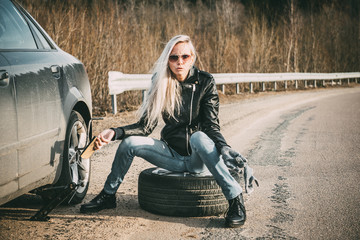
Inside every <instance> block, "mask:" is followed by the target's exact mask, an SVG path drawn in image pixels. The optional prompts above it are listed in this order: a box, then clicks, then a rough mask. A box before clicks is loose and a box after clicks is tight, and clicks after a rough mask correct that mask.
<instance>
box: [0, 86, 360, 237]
mask: <svg viewBox="0 0 360 240" xmlns="http://www.w3.org/2000/svg"><path fill="white" fill-rule="evenodd" d="M220 116H221V119H220V120H221V126H222V132H223V134H224V136H225V138H226V139H227V141H228V142H229V144H230V145H231V146H232V147H233V148H234V149H236V150H238V151H240V152H241V153H242V154H243V155H244V156H246V157H247V158H248V160H249V162H250V165H251V167H252V168H253V169H254V170H255V176H256V177H257V178H258V180H259V182H260V187H258V188H256V189H255V191H254V192H253V193H252V194H251V195H247V194H245V206H246V209H247V221H246V223H245V225H244V226H243V227H241V228H238V229H228V228H224V219H223V216H213V217H200V218H176V217H166V216H160V215H155V214H151V213H148V212H146V211H144V210H142V209H141V208H140V207H139V205H138V202H137V178H138V174H139V173H140V171H142V170H143V169H145V168H148V167H151V165H150V164H148V163H146V162H144V161H143V160H142V159H139V158H135V160H134V162H133V165H132V167H131V168H130V171H129V173H128V175H127V176H126V178H125V181H124V183H123V184H122V186H121V187H120V189H119V191H118V193H117V203H118V207H117V208H116V209H111V210H104V211H101V212H100V213H98V214H90V215H84V214H80V213H79V208H80V205H76V206H62V207H60V208H57V209H55V210H54V211H53V212H52V213H51V214H50V216H51V219H50V221H49V222H40V223H39V222H31V221H28V218H29V217H30V216H31V215H33V214H34V212H35V211H36V210H37V209H39V208H40V207H41V201H40V200H39V199H38V198H36V197H34V196H23V197H21V198H20V199H17V200H15V201H13V202H11V203H9V204H7V205H5V206H1V207H0V239H136V240H137V239H157V240H160V239H360V210H359V206H360V184H359V182H358V181H359V179H360V87H354V88H334V89H321V90H311V91H299V92H292V93H282V94H274V95H271V94H270V95H265V96H262V97H258V98H251V99H248V100H243V101H241V102H238V103H232V104H226V105H222V107H221V109H220ZM104 121H107V120H104ZM157 135H158V130H157V131H156V132H155V133H154V134H153V136H155V137H156V136H157ZM117 146H118V142H116V143H112V144H109V145H107V146H105V147H104V148H103V149H102V150H101V151H99V152H96V153H95V154H94V157H93V158H92V172H91V186H90V188H89V192H88V196H87V197H86V201H89V200H90V199H92V198H93V197H94V196H95V195H96V194H97V193H98V192H100V191H101V189H102V186H103V183H104V181H105V178H106V176H107V174H108V172H109V170H110V167H111V162H112V159H113V156H114V152H115V151H116V148H117Z"/></svg>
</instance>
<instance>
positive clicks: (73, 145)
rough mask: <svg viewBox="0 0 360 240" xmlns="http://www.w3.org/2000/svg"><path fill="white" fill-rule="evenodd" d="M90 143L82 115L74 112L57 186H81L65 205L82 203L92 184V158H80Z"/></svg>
mask: <svg viewBox="0 0 360 240" xmlns="http://www.w3.org/2000/svg"><path fill="white" fill-rule="evenodd" d="M88 141H89V136H88V128H87V126H86V123H85V121H84V119H83V118H82V116H81V115H80V113H78V112H76V111H72V112H71V115H70V119H69V122H68V125H67V129H66V137H65V143H64V155H63V164H62V169H61V175H60V178H59V181H58V182H57V183H56V185H57V186H65V185H67V184H69V183H72V182H74V183H76V184H79V186H78V187H77V189H76V192H75V193H74V195H73V196H69V197H68V198H67V199H66V201H64V202H65V203H69V204H77V203H80V202H81V201H82V200H83V199H84V197H85V196H86V193H87V190H88V188H89V183H90V168H91V161H90V158H88V159H83V158H81V157H80V153H81V149H83V148H84V147H85V146H86V145H87V143H88Z"/></svg>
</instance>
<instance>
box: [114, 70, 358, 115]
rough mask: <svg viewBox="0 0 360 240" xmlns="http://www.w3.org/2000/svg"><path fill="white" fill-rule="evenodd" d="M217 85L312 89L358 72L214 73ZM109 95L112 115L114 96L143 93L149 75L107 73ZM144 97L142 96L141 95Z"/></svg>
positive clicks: (149, 81) (146, 87)
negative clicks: (281, 84)
mask: <svg viewBox="0 0 360 240" xmlns="http://www.w3.org/2000/svg"><path fill="white" fill-rule="evenodd" d="M212 75H213V76H214V78H215V82H216V84H217V85H221V91H222V92H223V93H224V92H225V85H226V84H236V93H237V94H239V93H240V86H239V84H240V83H249V92H250V93H253V83H262V91H265V83H267V82H273V83H274V90H275V91H276V90H277V82H284V88H285V89H287V87H288V86H287V84H288V81H291V82H292V83H294V84H295V88H296V89H297V88H298V81H304V87H305V88H306V87H307V82H308V81H313V82H314V84H313V87H317V81H322V85H323V86H325V81H331V84H334V81H336V80H338V84H342V80H343V79H346V80H347V83H348V84H349V83H350V79H354V81H355V83H358V78H360V72H349V73H214V74H212ZM108 83H109V93H110V95H111V105H112V109H113V113H116V112H117V105H116V95H117V94H120V93H123V92H125V91H130V90H143V94H144V92H145V91H146V90H147V89H148V88H149V87H150V83H151V74H124V73H122V72H115V71H110V72H109V80H108ZM143 96H144V95H143Z"/></svg>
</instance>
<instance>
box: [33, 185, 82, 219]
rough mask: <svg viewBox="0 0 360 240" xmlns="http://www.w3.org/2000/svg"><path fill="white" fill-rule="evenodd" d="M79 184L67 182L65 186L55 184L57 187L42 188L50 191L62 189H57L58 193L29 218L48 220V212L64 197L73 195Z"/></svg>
mask: <svg viewBox="0 0 360 240" xmlns="http://www.w3.org/2000/svg"><path fill="white" fill-rule="evenodd" d="M79 186H80V184H76V183H69V184H68V185H66V186H57V187H49V188H45V189H42V191H52V190H57V189H63V191H59V193H58V195H57V196H56V197H55V198H54V199H52V200H51V201H50V202H49V203H48V204H46V205H45V206H43V207H42V208H41V209H40V210H39V211H38V212H36V214H35V215H34V216H32V217H31V218H30V220H32V221H48V220H49V219H50V217H49V216H48V214H49V213H50V212H51V211H52V210H53V209H54V208H56V207H57V206H59V205H60V204H61V203H62V202H63V201H64V200H65V199H67V198H68V197H69V196H71V198H70V200H69V201H71V199H72V198H73V197H74V195H75V193H76V189H77V188H78V187H79Z"/></svg>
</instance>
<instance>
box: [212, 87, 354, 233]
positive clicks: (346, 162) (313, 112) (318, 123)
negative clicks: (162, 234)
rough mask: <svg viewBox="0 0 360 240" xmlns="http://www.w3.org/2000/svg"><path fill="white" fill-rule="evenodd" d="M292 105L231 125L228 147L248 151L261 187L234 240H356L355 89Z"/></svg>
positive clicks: (310, 96) (289, 99) (285, 100)
mask: <svg viewBox="0 0 360 240" xmlns="http://www.w3.org/2000/svg"><path fill="white" fill-rule="evenodd" d="M302 94H303V96H302V97H301V95H302ZM297 98H298V99H295V98H294V96H282V97H280V98H276V97H274V98H272V99H271V100H270V99H269V101H261V104H264V107H263V108H261V107H259V106H258V105H257V108H256V110H254V111H252V112H251V110H248V111H249V115H248V116H247V117H245V118H244V120H241V119H240V120H239V122H237V121H234V122H231V123H229V124H231V125H232V126H234V125H238V134H235V135H233V136H231V141H232V143H233V146H234V147H237V148H238V149H243V150H246V156H247V157H248V159H249V161H250V162H251V164H252V166H253V168H254V169H256V173H257V177H258V178H259V180H260V181H261V187H260V188H259V189H257V192H255V193H253V194H252V195H250V196H249V197H247V202H246V205H247V209H248V221H247V223H246V226H245V227H244V228H243V229H242V230H240V231H239V232H238V235H239V238H242V237H244V238H256V239H268V238H269V239H272V238H277V239H278V238H280V239H360V210H359V206H360V184H359V178H360V91H359V88H357V89H344V90H338V89H337V90H334V91H320V92H312V93H300V94H299V95H298V96H297ZM279 103H280V106H276V105H278V104H279ZM250 104H254V103H253V102H251V103H250ZM255 105H256V103H255ZM228 107H229V106H227V107H226V108H225V111H224V112H225V113H226V109H227V108H228ZM230 108H231V107H230ZM259 108H260V109H259ZM254 109H255V108H254ZM229 110H230V109H229ZM239 111H241V107H240V106H239ZM264 113H265V114H264ZM230 114H231V113H230ZM251 115H253V116H251ZM257 115H258V116H259V117H257ZM243 121H245V122H244V123H243ZM231 128H232V127H230V128H228V129H231ZM234 129H236V128H234ZM251 139H253V141H252V142H251V141H250V140H251ZM209 232H210V233H212V234H210V235H209V236H226V235H225V234H226V233H225V231H223V230H221V233H220V232H217V233H216V234H215V233H214V232H212V231H209ZM233 236H234V239H236V237H235V235H233Z"/></svg>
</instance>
